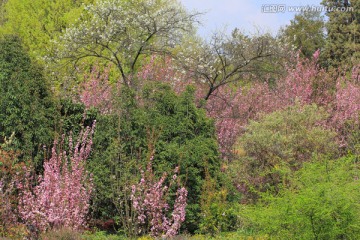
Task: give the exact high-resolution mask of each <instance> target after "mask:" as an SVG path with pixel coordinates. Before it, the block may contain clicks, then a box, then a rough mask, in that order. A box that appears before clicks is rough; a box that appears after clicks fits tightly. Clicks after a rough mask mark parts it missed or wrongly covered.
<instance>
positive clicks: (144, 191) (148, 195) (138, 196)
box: [131, 155, 187, 237]
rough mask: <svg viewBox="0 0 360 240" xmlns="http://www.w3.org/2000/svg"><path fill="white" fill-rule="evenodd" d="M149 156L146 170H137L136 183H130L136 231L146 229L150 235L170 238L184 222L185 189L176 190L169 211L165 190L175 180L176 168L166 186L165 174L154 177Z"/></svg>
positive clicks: (167, 189)
mask: <svg viewBox="0 0 360 240" xmlns="http://www.w3.org/2000/svg"><path fill="white" fill-rule="evenodd" d="M153 159H154V157H153V155H152V156H151V157H150V159H149V163H148V166H147V171H146V173H145V172H144V171H141V180H140V182H139V183H138V184H136V185H133V186H132V194H131V201H132V205H133V208H134V209H135V212H136V213H137V225H138V226H139V227H140V228H139V233H141V234H144V233H146V232H147V231H148V230H149V228H150V233H151V235H152V236H155V237H157V236H163V237H172V236H175V235H176V234H178V231H179V229H180V226H181V223H182V222H184V221H185V208H186V204H187V203H186V201H187V190H186V189H185V188H184V187H180V188H178V189H177V191H176V197H175V203H174V206H173V211H172V213H171V214H169V210H170V205H169V203H168V202H169V199H168V197H169V196H168V195H169V190H170V189H171V187H172V186H173V185H174V184H175V183H176V180H177V174H178V170H179V168H178V167H177V168H175V171H174V175H173V176H172V178H171V180H170V183H169V185H166V184H165V181H166V178H167V174H166V173H164V174H163V175H162V177H161V178H160V179H156V178H155V175H154V172H153V170H152V161H153Z"/></svg>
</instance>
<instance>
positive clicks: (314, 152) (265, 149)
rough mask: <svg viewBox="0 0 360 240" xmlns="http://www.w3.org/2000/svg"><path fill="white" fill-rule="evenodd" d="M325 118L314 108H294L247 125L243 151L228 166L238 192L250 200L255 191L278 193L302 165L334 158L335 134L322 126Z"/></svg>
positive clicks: (241, 141)
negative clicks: (311, 161)
mask: <svg viewBox="0 0 360 240" xmlns="http://www.w3.org/2000/svg"><path fill="white" fill-rule="evenodd" d="M326 116H327V115H326V113H325V111H324V110H323V109H322V108H319V107H317V106H316V105H305V106H300V105H295V106H293V107H289V108H287V109H285V110H282V111H277V112H273V113H271V114H268V115H265V116H263V117H262V118H261V119H260V120H259V121H252V122H250V124H249V125H248V126H247V128H246V132H245V134H244V135H243V136H242V137H240V139H239V142H238V147H239V148H241V149H243V150H244V151H245V152H244V153H243V155H242V156H239V159H238V160H235V161H234V163H233V164H232V167H231V171H232V172H233V174H234V180H235V182H236V184H237V186H238V188H239V190H240V191H242V192H243V193H246V195H248V197H250V199H251V198H252V197H255V196H256V192H258V191H271V192H272V193H277V192H278V190H279V185H284V186H286V182H287V181H288V178H290V177H291V173H292V172H293V171H296V170H297V169H299V168H300V167H301V165H302V164H303V163H304V162H306V161H309V160H311V159H312V158H314V157H321V156H324V155H328V156H334V155H335V154H336V152H337V151H336V149H337V146H336V144H335V133H334V132H332V131H331V130H327V129H325V128H324V127H323V126H322V125H321V124H322V123H323V121H324V120H325V119H326ZM254 194H255V195H254Z"/></svg>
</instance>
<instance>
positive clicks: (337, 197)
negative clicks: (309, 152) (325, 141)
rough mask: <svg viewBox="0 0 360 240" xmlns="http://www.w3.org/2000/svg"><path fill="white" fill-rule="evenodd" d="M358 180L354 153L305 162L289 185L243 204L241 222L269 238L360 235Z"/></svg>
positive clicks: (323, 237) (353, 237)
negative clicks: (330, 158) (254, 202)
mask: <svg viewBox="0 0 360 240" xmlns="http://www.w3.org/2000/svg"><path fill="white" fill-rule="evenodd" d="M358 179H359V170H358V162H356V161H355V158H354V157H347V158H342V159H338V160H335V161H332V160H320V161H313V162H308V163H305V164H304V166H303V168H302V169H301V170H299V171H298V172H297V173H296V174H295V175H294V178H292V179H291V187H289V188H283V189H281V190H280V191H279V194H278V195H277V196H273V195H269V194H264V195H263V196H262V200H261V202H259V203H258V204H257V205H256V206H246V207H244V209H243V210H242V211H241V213H240V215H241V216H242V220H243V224H244V225H243V226H244V227H245V226H246V227H247V228H251V229H253V230H254V231H255V232H259V233H263V234H268V236H269V237H270V238H271V239H324V240H325V239H358V238H359V237H360V231H359V227H360V221H359V217H358V216H359V214H360V206H359V203H358V199H359V197H360V184H359V180H358Z"/></svg>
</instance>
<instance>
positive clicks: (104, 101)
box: [80, 66, 112, 114]
mask: <svg viewBox="0 0 360 240" xmlns="http://www.w3.org/2000/svg"><path fill="white" fill-rule="evenodd" d="M109 70H110V68H109V67H107V68H105V69H104V70H103V71H101V70H100V69H99V68H98V67H96V66H94V67H93V68H92V69H91V72H90V74H86V75H85V77H84V78H85V81H84V83H83V84H82V85H81V90H80V101H81V102H82V103H83V104H84V105H85V107H86V108H90V107H95V108H97V109H99V111H100V112H101V113H103V114H106V113H110V111H111V108H112V104H111V96H112V94H111V85H110V83H109Z"/></svg>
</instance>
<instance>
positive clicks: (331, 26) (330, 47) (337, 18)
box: [322, 0, 360, 67]
mask: <svg viewBox="0 0 360 240" xmlns="http://www.w3.org/2000/svg"><path fill="white" fill-rule="evenodd" d="M322 4H323V5H324V6H326V7H327V8H328V12H327V13H326V15H327V17H328V21H327V23H326V29H327V42H326V46H325V52H324V57H325V61H326V62H325V64H326V66H333V67H338V66H341V65H343V64H346V65H349V64H350V65H351V64H356V63H358V62H359V60H360V1H359V0H352V1H348V0H341V1H340V0H323V1H322Z"/></svg>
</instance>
